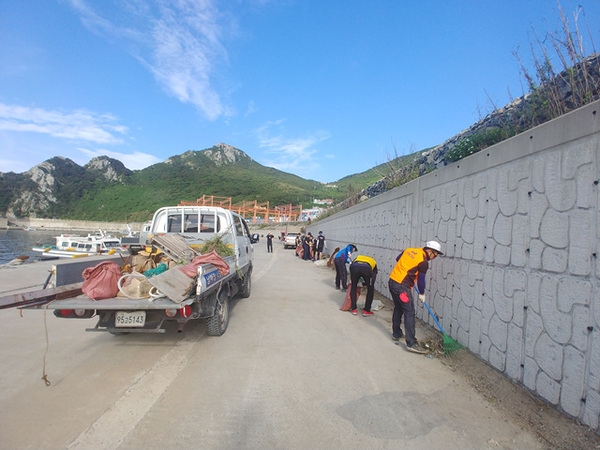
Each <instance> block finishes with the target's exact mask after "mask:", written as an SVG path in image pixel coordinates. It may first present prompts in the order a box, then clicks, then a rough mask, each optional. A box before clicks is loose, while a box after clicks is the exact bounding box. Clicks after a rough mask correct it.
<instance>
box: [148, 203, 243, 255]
mask: <svg viewBox="0 0 600 450" xmlns="http://www.w3.org/2000/svg"><path fill="white" fill-rule="evenodd" d="M170 233H177V234H180V235H181V236H183V237H184V238H185V239H186V241H188V244H189V246H190V247H192V248H193V249H198V248H200V247H202V245H204V243H205V242H206V241H208V240H210V239H213V238H214V237H215V236H217V235H218V236H221V237H222V239H223V243H224V244H226V245H227V246H228V247H230V248H231V249H232V250H233V252H234V254H235V255H236V256H237V258H238V263H239V265H240V266H245V265H246V264H248V263H250V262H251V261H252V257H253V247H252V239H251V234H250V230H249V229H248V224H247V223H246V221H245V220H244V218H243V217H242V216H241V215H239V214H237V213H235V212H233V211H230V210H227V209H224V208H219V207H212V206H211V207H206V206H168V207H163V208H160V209H159V210H157V211H156V212H155V213H154V217H153V218H152V223H151V225H150V229H149V230H148V236H149V237H150V236H152V235H156V234H170Z"/></svg>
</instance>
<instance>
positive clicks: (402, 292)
mask: <svg viewBox="0 0 600 450" xmlns="http://www.w3.org/2000/svg"><path fill="white" fill-rule="evenodd" d="M438 255H443V253H442V246H441V245H440V244H439V242H437V241H429V242H427V243H426V244H425V246H424V247H423V248H406V249H404V250H403V251H401V252H400V254H399V255H398V257H397V258H396V265H395V266H394V268H393V269H392V272H391V273H390V279H389V280H388V287H389V289H390V294H391V296H392V300H393V301H394V312H393V314H392V339H393V340H395V341H398V340H399V339H400V338H402V336H404V335H403V333H402V330H401V329H400V325H401V322H402V316H404V331H405V333H406V349H407V350H408V351H410V352H413V353H421V354H423V353H427V351H428V350H427V349H425V348H423V347H421V345H420V344H419V343H418V341H417V337H416V334H415V305H414V301H413V296H412V295H411V289H412V288H413V286H414V285H415V283H416V284H417V288H418V291H419V292H420V294H419V300H420V301H421V302H425V294H424V292H425V274H426V273H427V270H428V269H429V261H432V260H433V259H434V258H435V257H437V256H438Z"/></svg>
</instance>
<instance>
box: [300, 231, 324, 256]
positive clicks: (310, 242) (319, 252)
mask: <svg viewBox="0 0 600 450" xmlns="http://www.w3.org/2000/svg"><path fill="white" fill-rule="evenodd" d="M323 250H325V235H324V234H323V232H322V231H319V234H318V236H317V237H316V238H315V237H313V235H312V233H310V232H309V233H307V234H306V236H305V235H299V236H298V237H297V238H296V254H297V255H298V256H300V257H301V258H302V259H303V260H305V261H318V260H320V259H321V257H322V256H323Z"/></svg>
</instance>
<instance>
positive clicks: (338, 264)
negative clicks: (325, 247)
mask: <svg viewBox="0 0 600 450" xmlns="http://www.w3.org/2000/svg"><path fill="white" fill-rule="evenodd" d="M356 251H357V249H356V246H355V245H354V244H348V245H346V246H345V247H344V248H343V249H341V250H340V251H339V252H337V253H336V254H335V258H333V262H334V264H335V288H336V289H340V285H341V290H342V292H346V287H347V285H348V271H347V270H346V264H347V263H349V262H352V252H356Z"/></svg>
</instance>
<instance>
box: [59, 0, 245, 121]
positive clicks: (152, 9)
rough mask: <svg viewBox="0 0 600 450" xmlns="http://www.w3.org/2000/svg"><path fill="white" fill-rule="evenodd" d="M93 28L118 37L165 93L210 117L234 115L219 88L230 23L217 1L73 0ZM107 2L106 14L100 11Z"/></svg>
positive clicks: (87, 23)
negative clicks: (99, 0)
mask: <svg viewBox="0 0 600 450" xmlns="http://www.w3.org/2000/svg"><path fill="white" fill-rule="evenodd" d="M69 3H70V4H71V6H72V7H73V8H74V9H75V10H76V11H77V12H78V13H79V14H80V16H81V20H82V22H83V24H84V25H85V26H86V27H88V28H89V29H90V30H92V31H94V32H96V33H99V34H103V35H106V36H107V37H109V38H111V39H115V38H116V39H118V40H119V41H121V42H123V43H124V44H125V47H126V48H128V49H129V51H130V52H131V53H132V54H133V56H134V57H135V58H136V59H138V60H139V61H140V62H141V63H142V64H143V66H144V67H146V68H147V69H148V70H149V71H150V72H151V73H152V74H153V75H154V76H155V78H156V80H157V81H158V82H159V83H160V84H161V85H162V87H163V88H164V89H165V91H166V92H167V93H168V94H170V95H172V96H174V97H175V98H177V99H178V100H179V101H180V102H182V103H190V104H192V105H194V106H195V107H196V108H197V109H198V110H199V111H200V112H201V113H202V114H203V115H204V116H205V117H206V118H207V119H209V120H215V119H217V118H219V117H222V116H229V115H230V114H231V111H230V109H229V108H228V107H227V106H226V105H225V104H224V103H223V101H222V99H221V95H220V94H219V93H218V91H217V89H216V87H215V86H214V79H215V74H216V71H217V68H218V66H219V65H220V64H222V63H224V62H226V61H227V51H226V50H225V47H224V46H223V44H222V35H223V34H224V33H225V29H226V28H228V29H230V28H232V27H233V26H234V25H233V23H232V21H231V20H230V19H228V20H229V22H227V21H226V20H225V19H224V15H223V14H222V13H220V12H219V10H218V9H217V7H216V6H215V5H214V3H215V2H213V1H212V0H178V1H170V0H155V1H154V2H139V1H137V0H130V1H129V2H123V1H119V2H114V3H111V4H110V5H109V6H108V7H106V5H102V6H101V5H94V7H95V8H96V9H93V7H92V5H91V4H88V3H87V2H86V1H84V0H69ZM103 6H104V8H105V9H104V15H102V13H101V12H99V11H98V10H99V9H100V8H102V7H103Z"/></svg>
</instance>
